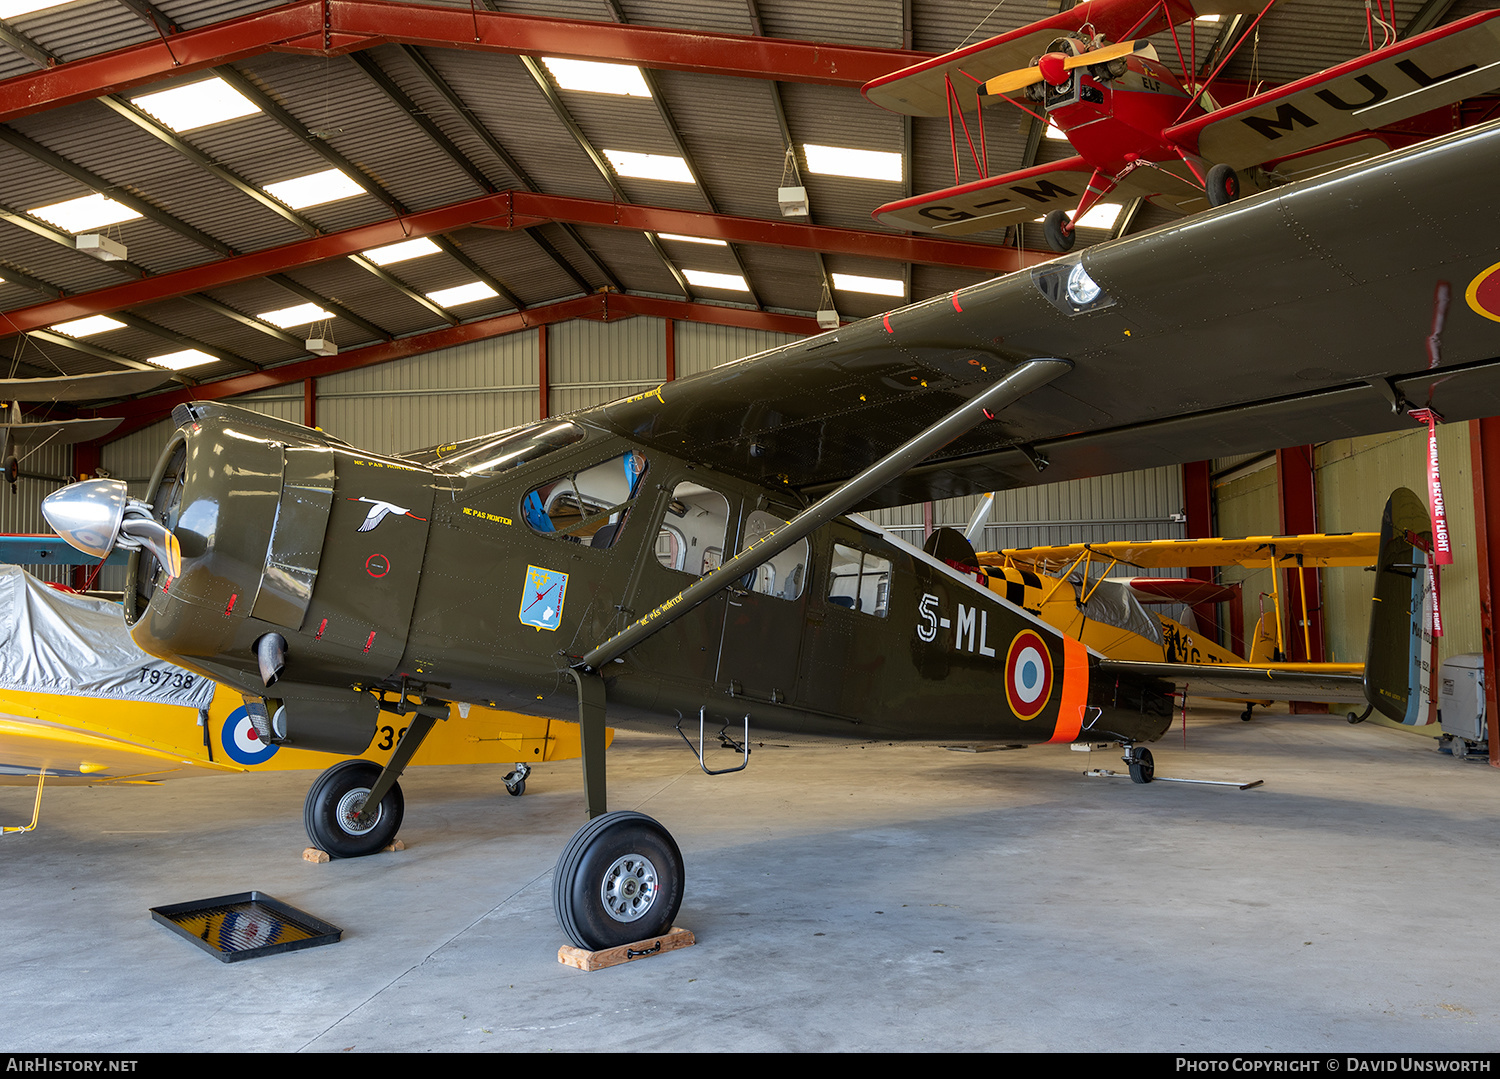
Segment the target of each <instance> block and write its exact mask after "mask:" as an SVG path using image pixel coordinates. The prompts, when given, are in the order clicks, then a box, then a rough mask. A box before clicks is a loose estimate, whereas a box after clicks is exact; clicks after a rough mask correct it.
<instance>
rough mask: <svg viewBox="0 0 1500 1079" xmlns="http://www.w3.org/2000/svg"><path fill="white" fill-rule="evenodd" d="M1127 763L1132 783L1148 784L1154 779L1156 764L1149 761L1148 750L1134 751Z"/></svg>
mask: <svg viewBox="0 0 1500 1079" xmlns="http://www.w3.org/2000/svg"><path fill="white" fill-rule="evenodd" d="M1129 763H1130V781H1131V782H1132V783H1150V782H1151V781H1152V780H1153V779H1155V778H1156V762H1155V761H1153V760H1152V759H1151V751H1150V750H1149V749H1144V748H1142V749H1138V750H1136V751H1135V754H1134V755H1133V756H1132V757H1131V758H1130V762H1129Z"/></svg>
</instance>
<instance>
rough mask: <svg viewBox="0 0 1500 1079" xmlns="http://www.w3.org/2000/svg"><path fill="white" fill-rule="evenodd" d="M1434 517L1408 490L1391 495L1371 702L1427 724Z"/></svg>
mask: <svg viewBox="0 0 1500 1079" xmlns="http://www.w3.org/2000/svg"><path fill="white" fill-rule="evenodd" d="M1431 556H1432V519H1431V518H1430V517H1429V516H1428V514H1427V507H1426V506H1424V505H1423V504H1422V502H1421V500H1420V499H1419V498H1418V497H1417V496H1416V495H1415V494H1413V493H1412V492H1411V491H1410V490H1408V489H1407V488H1405V487H1398V488H1397V489H1396V490H1395V491H1392V492H1391V497H1390V499H1389V500H1388V501H1387V502H1386V504H1385V516H1384V518H1383V519H1382V521H1381V524H1380V553H1379V555H1378V556H1377V559H1376V563H1375V595H1374V597H1373V598H1372V599H1371V600H1370V639H1369V645H1368V647H1367V648H1366V649H1365V700H1366V701H1367V702H1369V704H1370V705H1371V706H1372V707H1374V708H1375V710H1376V711H1378V712H1379V713H1380V714H1381V715H1383V716H1385V717H1386V718H1387V719H1391V720H1394V721H1395V722H1397V723H1402V724H1406V725H1407V726H1421V725H1423V724H1425V723H1426V722H1427V713H1428V708H1427V702H1428V699H1429V693H1427V692H1426V690H1427V688H1428V687H1429V686H1430V682H1431V677H1432V670H1431V666H1430V654H1431V648H1432V630H1431V626H1432V600H1433V585H1432V571H1431Z"/></svg>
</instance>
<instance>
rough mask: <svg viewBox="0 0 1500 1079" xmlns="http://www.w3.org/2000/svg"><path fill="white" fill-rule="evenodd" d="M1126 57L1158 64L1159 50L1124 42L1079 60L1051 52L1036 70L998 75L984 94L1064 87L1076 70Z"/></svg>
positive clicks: (1028, 68)
mask: <svg viewBox="0 0 1500 1079" xmlns="http://www.w3.org/2000/svg"><path fill="white" fill-rule="evenodd" d="M1126 56H1144V57H1146V58H1147V59H1149V60H1155V59H1156V48H1155V47H1154V46H1153V45H1152V44H1151V43H1150V42H1149V41H1122V42H1120V43H1119V44H1118V45H1107V46H1105V47H1104V48H1102V49H1093V50H1090V51H1088V52H1085V53H1082V54H1081V55H1078V56H1069V55H1068V54H1067V53H1065V52H1049V53H1047V54H1046V55H1045V56H1043V57H1042V58H1041V59H1039V60H1038V61H1037V62H1036V66H1035V67H1025V68H1021V69H1020V70H1019V71H1008V72H1006V73H1005V74H1004V75H996V76H995V77H994V78H993V79H990V80H989V81H988V82H986V83H985V84H984V92H985V93H986V94H989V95H991V96H992V97H997V96H999V95H1002V94H1013V93H1015V92H1016V91H1017V90H1024V89H1026V87H1028V86H1031V85H1033V84H1034V83H1038V82H1047V83H1050V84H1051V85H1053V86H1061V85H1062V84H1063V83H1065V82H1067V81H1068V72H1070V71H1072V70H1073V69H1074V68H1077V67H1091V66H1092V65H1094V64H1107V63H1109V62H1110V61H1111V60H1119V59H1120V58H1122V57H1126Z"/></svg>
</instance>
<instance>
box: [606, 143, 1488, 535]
mask: <svg viewBox="0 0 1500 1079" xmlns="http://www.w3.org/2000/svg"><path fill="white" fill-rule="evenodd" d="M1497 173H1500V125H1497V124H1495V123H1491V124H1487V125H1485V126H1483V127H1480V128H1475V129H1472V130H1470V131H1466V132H1461V133H1459V134H1457V135H1452V136H1447V137H1445V138H1442V139H1437V140H1434V141H1432V142H1428V143H1424V144H1422V145H1420V146H1417V147H1413V148H1410V149H1407V150H1402V151H1398V152H1396V153H1393V154H1390V155H1386V156H1382V157H1380V158H1377V159H1376V160H1375V161H1373V162H1371V163H1368V164H1366V165H1362V166H1356V167H1353V168H1347V169H1343V170H1339V171H1337V172H1333V173H1329V174H1326V175H1324V176H1322V177H1319V178H1317V179H1313V180H1306V181H1303V182H1301V183H1298V184H1293V185H1288V186H1285V187H1281V188H1277V189H1275V190H1272V191H1267V192H1264V193H1262V194H1260V195H1256V196H1253V197H1251V198H1249V199H1245V200H1242V201H1240V202H1236V203H1233V204H1231V205H1229V206H1226V207H1223V208H1220V209H1218V210H1214V211H1211V212H1209V213H1207V214H1203V215H1200V216H1198V217H1195V218H1191V219H1188V220H1187V221H1185V222H1182V223H1180V224H1175V225H1169V226H1167V227H1164V228H1162V229H1158V230H1156V231H1154V232H1150V233H1146V234H1143V235H1140V236H1134V237H1130V238H1128V239H1124V240H1117V241H1112V242H1109V243H1105V244H1100V245H1097V246H1094V247H1091V248H1088V249H1087V250H1085V251H1083V252H1081V253H1079V254H1074V255H1069V256H1067V257H1064V258H1061V259H1057V260H1054V261H1052V262H1048V263H1044V264H1042V265H1039V266H1034V267H1031V268H1030V269H1028V270H1022V271H1019V272H1016V273H1013V274H1010V275H1008V276H1005V277H1001V278H997V279H995V280H992V281H989V282H985V283H983V284H979V285H975V286H973V287H971V288H967V289H963V290H960V291H959V292H956V293H952V294H947V295H943V296H939V297H935V298H933V299H930V300H926V301H924V302H922V303H918V304H914V305H912V306H910V307H907V308H903V309H901V310H898V311H893V312H891V313H890V314H888V315H885V316H883V317H880V318H872V319H866V320H864V321H862V322H859V323H855V324H853V325H850V326H845V327H841V328H840V329H838V330H836V331H833V332H830V333H826V334H822V335H819V336H817V337H812V338H808V339H805V340H802V341H798V342H796V343H793V344H789V345H786V346H783V347H781V348H778V349H773V350H771V351H769V352H765V353H761V354H760V355H758V356H754V357H749V358H747V359H744V360H739V361H736V362H734V363H729V364H725V365H723V366H721V367H717V368H714V369H713V370H710V371H706V372H703V373H701V374H698V375H695V376H691V377H688V378H682V379H679V380H677V381H674V382H671V383H667V384H664V385H662V386H660V387H658V388H656V389H654V390H651V391H649V392H647V393H643V394H638V395H636V396H635V397H632V398H627V399H625V400H622V401H617V402H614V403H613V404H609V405H604V406H600V407H599V408H597V409H595V410H591V412H590V414H589V415H590V418H591V419H596V420H598V421H600V422H603V423H605V424H606V425H607V426H610V427H612V428H613V429H614V430H616V431H618V432H619V433H621V434H624V435H627V436H629V437H631V438H634V439H637V440H639V441H640V442H641V443H643V444H644V446H645V447H648V448H649V447H652V446H656V447H659V448H661V449H662V450H663V451H665V452H673V453H683V454H685V455H687V456H688V457H689V458H690V459H693V460H700V461H702V462H703V463H704V464H706V465H709V466H711V467H714V468H718V469H722V470H724V471H726V472H730V473H733V474H736V475H740V476H743V477H746V478H748V479H751V480H754V481H756V482H766V483H773V484H776V485H778V486H784V487H786V488H789V489H792V490H794V491H796V492H799V493H800V494H802V495H804V496H814V495H817V494H819V493H821V492H823V491H826V490H829V489H830V488H831V487H832V485H834V484H836V483H839V482H840V481H842V480H845V479H847V478H849V477H850V476H852V475H854V474H856V473H857V472H859V471H860V470H862V469H863V468H864V467H865V466H867V465H868V464H869V463H870V462H871V461H874V460H877V459H878V458H880V457H881V456H882V455H883V454H885V453H886V452H888V451H889V450H890V449H891V448H892V447H895V446H897V445H900V444H901V443H903V442H904V441H905V440H906V439H908V438H910V437H912V436H913V435H915V434H916V433H917V432H919V431H921V430H923V429H924V428H926V427H928V426H930V425H931V424H933V423H934V422H935V421H936V420H937V419H938V418H939V417H941V416H943V415H945V414H947V413H948V412H949V411H951V410H952V409H954V408H955V407H957V406H958V405H959V404H960V403H961V402H963V401H966V400H970V399H972V398H973V397H975V396H976V395H977V394H978V393H980V392H981V390H982V389H984V388H986V387H988V386H990V385H992V384H993V383H994V382H995V380H996V379H997V378H999V377H1000V376H1002V375H1004V374H1005V373H1006V372H1008V371H1011V370H1013V369H1014V365H1015V364H1017V363H1018V362H1020V361H1023V360H1027V359H1032V358H1036V357H1061V358H1064V359H1067V360H1069V361H1071V362H1072V364H1073V368H1072V370H1071V371H1069V372H1068V373H1067V374H1065V375H1062V376H1061V377H1059V378H1057V379H1056V380H1055V381H1054V382H1052V383H1050V384H1049V385H1047V386H1045V387H1043V388H1041V389H1039V390H1036V391H1034V392H1032V393H1030V394H1029V395H1027V396H1026V397H1024V398H1023V399H1022V400H1021V401H1020V402H1019V403H1017V404H1016V405H1014V406H1012V407H1010V408H1007V409H1005V410H1003V411H1002V412H1000V413H998V414H997V415H996V416H995V418H994V419H993V420H991V421H987V422H985V423H982V424H980V425H979V426H978V427H976V428H974V429H973V430H972V431H971V432H970V433H969V434H966V435H963V436H961V437H959V438H957V439H955V440H954V441H953V442H951V443H949V445H948V446H947V447H946V448H944V449H943V450H941V451H939V452H938V453H936V454H934V455H932V456H931V457H929V458H928V459H927V460H926V461H925V462H924V463H922V464H919V465H918V466H917V467H915V468H913V469H911V470H909V471H908V472H906V473H905V474H904V475H903V476H902V477H900V478H899V479H896V480H893V481H891V482H890V483H887V484H886V485H885V486H884V487H882V488H880V490H878V491H877V492H876V493H875V494H873V495H871V496H870V497H869V498H867V499H866V500H865V501H864V502H863V504H862V505H863V506H864V507H873V506H892V505H902V504H906V503H911V502H918V501H922V500H925V499H932V498H946V497H952V496H958V495H965V494H971V493H975V492H983V491H991V490H1006V489H1010V488H1014V487H1018V486H1026V485H1030V484H1034V483H1039V482H1043V481H1047V482H1051V481H1053V480H1059V479H1069V478H1074V477H1078V476H1085V475H1104V474H1109V473H1114V472H1120V471H1126V470H1130V469H1138V468H1144V467H1150V466H1155V465H1160V464H1166V463H1170V462H1177V461H1184V460H1203V459H1206V458H1209V457H1219V456H1228V455H1230V454H1236V453H1248V452H1255V451H1259V450H1264V449H1266V448H1268V447H1276V446H1291V445H1301V444H1304V443H1309V442H1314V441H1325V440H1328V439H1332V438H1341V437H1349V436H1353V435H1360V434H1369V433H1373V432H1378V431H1391V430H1403V429H1407V428H1409V427H1410V426H1411V424H1412V421H1411V420H1410V419H1409V418H1408V417H1407V416H1406V415H1405V414H1404V408H1405V405H1406V404H1408V403H1409V404H1410V405H1413V406H1429V407H1432V408H1433V409H1435V410H1436V411H1437V412H1438V413H1439V414H1440V415H1442V416H1443V417H1445V418H1446V419H1447V420H1449V421H1454V420H1462V419H1469V418H1473V417H1478V416H1488V415H1497V414H1500V335H1497V333H1496V332H1495V322H1494V320H1495V319H1496V318H1497V317H1500V310H1496V311H1492V312H1491V311H1489V308H1491V307H1494V308H1500V299H1497V298H1496V296H1495V293H1496V290H1494V289H1493V288H1491V287H1490V286H1492V285H1493V283H1494V279H1493V277H1487V276H1486V275H1487V274H1489V273H1490V271H1492V270H1493V269H1494V267H1495V264H1496V260H1497V258H1500V255H1497V252H1500V214H1494V213H1485V212H1462V211H1455V212H1451V213H1444V214H1419V213H1414V212H1413V207H1414V206H1418V205H1433V206H1451V207H1475V208H1479V207H1483V206H1486V205H1488V204H1489V201H1490V199H1491V193H1492V190H1493V182H1494V179H1493V178H1494V176H1495V175H1496V174H1497ZM1070 278H1072V280H1073V283H1074V285H1075V290H1074V294H1073V295H1074V297H1075V298H1074V299H1069V293H1068V281H1069V279H1070ZM1444 283H1446V284H1447V285H1448V286H1449V287H1450V288H1451V292H1452V295H1453V297H1454V299H1453V303H1452V306H1451V308H1450V309H1449V311H1448V315H1447V320H1446V328H1445V330H1444V333H1443V337H1442V343H1441V344H1442V348H1441V362H1440V364H1439V365H1438V366H1437V367H1436V368H1435V369H1432V370H1429V369H1428V353H1427V347H1426V346H1427V337H1428V334H1429V333H1430V332H1431V327H1432V324H1433V312H1434V303H1435V300H1434V297H1435V294H1436V292H1437V290H1438V289H1439V288H1440V286H1442V285H1443V284H1444ZM1481 284H1484V287H1481ZM1096 287H1097V288H1098V290H1099V292H1098V294H1097V295H1096V296H1092V297H1091V298H1090V291H1091V290H1092V289H1093V288H1096ZM1461 297H1469V299H1468V300H1467V302H1465V301H1464V300H1463V299H1461ZM1486 312H1489V313H1486ZM1397 406H1400V407H1399V410H1398V407H1397ZM1047 461H1050V465H1048V466H1047V467H1046V469H1045V471H1042V472H1039V471H1038V469H1037V468H1036V467H1035V465H1036V464H1042V463H1045V462H1047ZM1034 462H1035V464H1034Z"/></svg>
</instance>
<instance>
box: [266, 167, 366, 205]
mask: <svg viewBox="0 0 1500 1079" xmlns="http://www.w3.org/2000/svg"><path fill="white" fill-rule="evenodd" d="M265 191H266V194H267V195H270V196H271V197H272V198H275V199H280V200H281V201H282V202H284V203H286V205H288V206H290V207H291V208H292V209H293V210H301V209H303V208H304V207H307V206H321V205H323V204H324V203H325V202H337V201H338V200H339V199H347V198H352V197H353V196H355V195H363V194H364V193H365V189H364V188H362V187H360V186H359V185H358V184H357V183H355V182H354V181H353V180H351V179H350V178H349V177H348V176H345V175H344V174H343V173H342V172H341V171H339V170H338V169H325V170H324V171H322V172H314V173H310V174H309V175H307V176H297V177H294V178H292V179H290V180H282V181H281V182H280V183H274V184H267V185H266V187H265Z"/></svg>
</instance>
